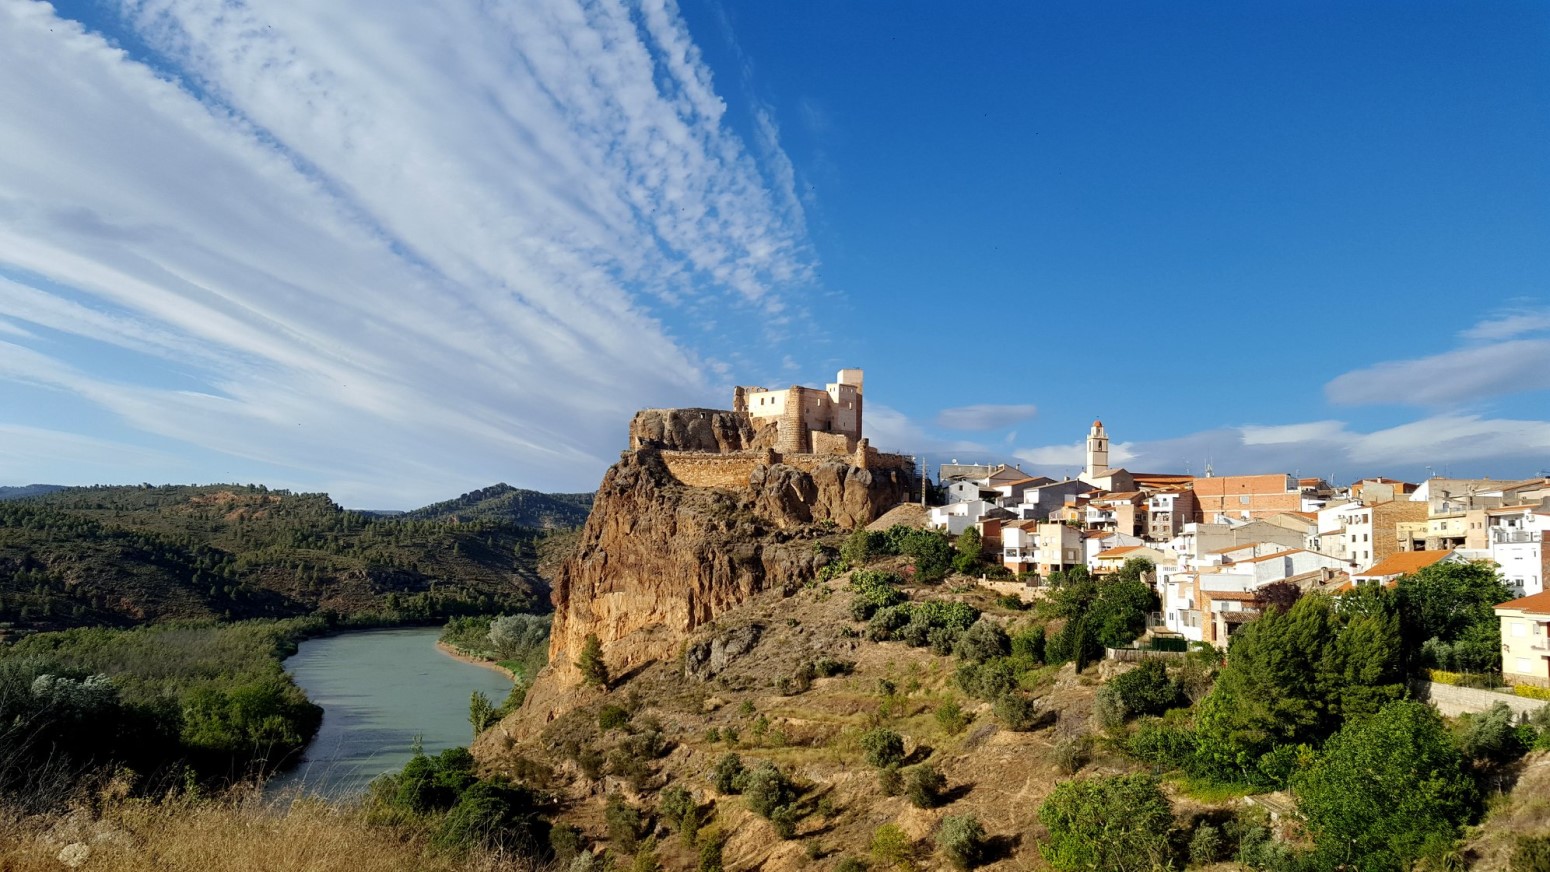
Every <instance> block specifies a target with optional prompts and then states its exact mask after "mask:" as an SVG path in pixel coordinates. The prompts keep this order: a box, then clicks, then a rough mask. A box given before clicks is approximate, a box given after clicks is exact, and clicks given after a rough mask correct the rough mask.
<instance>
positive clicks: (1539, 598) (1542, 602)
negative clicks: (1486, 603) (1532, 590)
mask: <svg viewBox="0 0 1550 872" xmlns="http://www.w3.org/2000/svg"><path fill="white" fill-rule="evenodd" d="M1502 609H1513V610H1514V611H1520V612H1529V613H1531V614H1536V615H1550V590H1546V591H1540V592H1539V593H1536V594H1533V595H1532V596H1526V597H1522V598H1520V599H1515V600H1509V601H1507V602H1504V603H1502V604H1501V605H1499V606H1497V607H1496V610H1497V611H1501V610H1502Z"/></svg>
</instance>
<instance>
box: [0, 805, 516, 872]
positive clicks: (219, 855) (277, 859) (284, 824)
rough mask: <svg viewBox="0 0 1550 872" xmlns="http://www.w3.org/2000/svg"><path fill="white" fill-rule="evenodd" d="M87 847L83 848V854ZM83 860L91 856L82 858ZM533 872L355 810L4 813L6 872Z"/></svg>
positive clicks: (0, 850) (0, 822) (1, 866)
mask: <svg viewBox="0 0 1550 872" xmlns="http://www.w3.org/2000/svg"><path fill="white" fill-rule="evenodd" d="M82 846H84V847H82ZM83 855H84V856H83ZM72 856H74V857H80V858H81V862H80V863H79V864H78V865H79V868H81V869H83V870H92V872H96V870H102V872H142V870H148V869H155V870H164V872H222V870H232V872H239V870H241V872H246V870H252V872H260V870H262V872H292V870H294V872H331V870H340V872H400V870H402V872H410V870H425V872H443V870H445V872H452V870H468V872H500V870H512V872H528V870H532V869H534V868H535V864H533V863H532V862H530V861H528V860H526V859H522V858H517V859H513V858H502V857H498V856H490V855H477V856H469V857H464V858H451V857H446V856H438V855H437V854H435V853H432V852H431V851H429V850H428V849H427V848H426V844H425V839H424V838H423V836H422V835H420V834H417V833H414V832H410V831H405V830H402V829H392V828H387V827H381V826H372V825H369V824H368V823H367V822H366V820H365V819H364V815H363V813H362V812H361V811H360V810H358V809H355V808H348V807H339V806H334V805H330V804H328V803H324V802H321V801H317V800H307V799H303V800H297V801H294V802H292V803H290V804H289V805H285V804H280V805H276V804H274V803H269V804H266V803H265V802H263V801H261V800H260V799H259V798H258V797H255V796H242V797H236V796H234V797H229V798H223V799H205V800H190V801H179V800H173V801H168V802H162V803H156V802H148V801H143V800H122V801H116V802H112V803H110V804H109V805H108V806H107V807H106V808H105V809H103V810H102V811H101V812H100V813H98V814H91V813H88V812H85V811H76V812H73V813H70V814H67V815H60V816H54V817H33V818H21V817H19V816H15V815H5V814H3V813H0V870H4V872H45V870H46V872H60V870H63V869H68V868H70V864H69V863H67V862H65V861H66V860H67V859H68V858H70V857H72Z"/></svg>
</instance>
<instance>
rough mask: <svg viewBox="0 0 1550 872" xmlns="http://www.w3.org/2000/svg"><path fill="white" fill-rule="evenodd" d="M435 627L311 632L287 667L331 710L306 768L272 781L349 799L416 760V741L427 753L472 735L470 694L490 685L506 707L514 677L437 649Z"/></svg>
mask: <svg viewBox="0 0 1550 872" xmlns="http://www.w3.org/2000/svg"><path fill="white" fill-rule="evenodd" d="M440 633H441V630H440V629H439V628H436V627H414V628H407V629H393V630H371V631H367V632H359V633H344V634H341V635H338V636H325V637H322V638H318V639H308V640H307V641H305V642H302V643H301V646H300V650H299V651H297V653H296V654H295V656H293V657H290V658H287V659H286V661H285V668H286V671H288V672H290V673H291V675H292V676H294V677H295V679H296V683H297V684H298V685H300V686H301V689H302V690H304V691H306V692H307V696H308V697H309V698H311V700H312V701H313V702H315V703H317V704H318V705H320V706H322V707H323V725H322V727H320V728H319V729H318V734H317V736H316V738H314V739H313V740H312V744H310V745H308V746H307V751H306V756H305V758H304V759H303V761H302V762H301V764H300V765H299V766H297V767H296V768H295V769H292V770H291V771H289V772H286V773H284V774H282V775H279V776H277V777H276V778H274V779H273V780H271V781H270V783H269V789H270V791H272V792H282V791H286V790H289V789H293V788H301V789H304V790H306V791H307V792H309V793H315V794H317V795H319V796H323V797H327V798H329V799H342V798H346V797H348V796H351V795H353V794H357V793H359V792H361V791H363V790H364V789H365V788H366V785H367V784H369V783H370V782H371V780H372V779H373V778H376V777H377V776H378V775H381V774H382V773H384V772H388V771H390V770H394V769H400V768H402V767H403V765H404V764H405V763H407V762H408V761H409V758H410V755H411V753H412V749H413V747H414V742H415V738H416V737H419V740H420V742H421V745H422V747H424V749H425V752H426V753H427V754H435V753H437V752H438V751H441V750H443V749H446V748H451V747H455V746H457V745H467V744H468V743H469V742H470V741H471V740H472V738H473V728H472V727H471V726H470V725H469V723H468V700H469V697H470V696H471V695H472V694H473V692H474V691H476V690H477V691H481V692H483V693H484V695H485V696H488V697H489V698H490V701H491V702H493V703H495V704H496V705H500V704H501V702H502V701H503V700H504V699H505V698H506V694H507V693H508V692H509V691H510V690H511V680H510V679H508V678H507V677H506V676H505V675H503V674H501V673H500V672H498V671H496V670H494V669H487V668H485V667H483V666H475V665H473V664H471V663H464V662H462V661H460V660H456V659H454V658H452V657H449V656H447V655H446V654H443V653H441V652H440V651H438V650H436V637H437V636H438V635H440Z"/></svg>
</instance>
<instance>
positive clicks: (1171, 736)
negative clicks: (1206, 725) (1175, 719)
mask: <svg viewBox="0 0 1550 872" xmlns="http://www.w3.org/2000/svg"><path fill="white" fill-rule="evenodd" d="M1127 748H1128V749H1129V751H1130V753H1132V754H1134V755H1135V756H1137V757H1139V758H1141V759H1142V760H1145V761H1146V762H1148V763H1151V764H1152V765H1154V766H1162V767H1165V768H1168V769H1188V768H1190V767H1191V766H1192V765H1193V764H1194V759H1195V734H1194V733H1193V732H1192V731H1190V730H1188V729H1186V728H1183V727H1179V726H1176V725H1174V724H1170V723H1168V722H1166V721H1163V720H1161V719H1159V718H1147V719H1145V720H1143V721H1141V723H1140V725H1139V726H1138V727H1137V728H1136V731H1135V732H1134V733H1132V734H1131V736H1130V741H1129V742H1128V743H1127Z"/></svg>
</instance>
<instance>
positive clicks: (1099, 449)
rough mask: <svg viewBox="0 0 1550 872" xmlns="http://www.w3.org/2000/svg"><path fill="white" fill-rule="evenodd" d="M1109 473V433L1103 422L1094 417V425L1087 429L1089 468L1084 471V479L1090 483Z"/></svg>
mask: <svg viewBox="0 0 1550 872" xmlns="http://www.w3.org/2000/svg"><path fill="white" fill-rule="evenodd" d="M1108 474H1109V434H1108V433H1107V432H1105V431H1104V429H1103V422H1102V421H1100V420H1098V419H1096V418H1095V419H1093V427H1092V429H1091V430H1089V431H1087V469H1086V471H1084V472H1083V473H1082V480H1083V481H1085V482H1087V483H1088V484H1091V483H1093V481H1094V479H1097V478H1101V477H1103V476H1106V475H1108Z"/></svg>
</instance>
